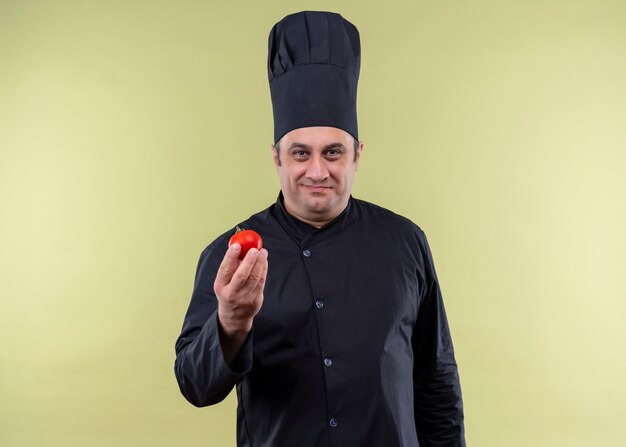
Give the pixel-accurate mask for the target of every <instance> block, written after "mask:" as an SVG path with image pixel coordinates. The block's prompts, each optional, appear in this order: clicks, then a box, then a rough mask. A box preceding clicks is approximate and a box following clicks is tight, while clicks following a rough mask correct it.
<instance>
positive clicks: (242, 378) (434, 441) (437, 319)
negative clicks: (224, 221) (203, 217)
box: [174, 193, 465, 447]
mask: <svg viewBox="0 0 626 447" xmlns="http://www.w3.org/2000/svg"><path fill="white" fill-rule="evenodd" d="M282 199H283V197H282V193H281V194H279V197H278V200H277V201H276V203H275V204H273V205H272V206H270V207H269V208H267V209H265V210H264V211H261V212H259V213H257V214H255V215H253V216H251V217H250V218H249V219H248V220H246V221H244V222H242V223H240V224H239V227H241V228H245V229H252V230H255V231H257V232H258V233H259V234H260V235H261V237H262V238H263V245H264V247H265V248H267V250H268V252H269V257H268V263H269V267H268V276H267V281H266V284H265V291H264V301H263V306H262V307H261V310H260V311H259V313H258V314H257V316H256V317H255V318H254V322H253V327H252V331H251V332H250V334H249V336H248V338H247V339H246V342H245V343H244V346H243V347H242V349H241V351H240V352H239V354H238V355H237V357H236V358H235V360H234V361H233V362H232V364H231V365H230V366H228V365H226V363H225V362H224V358H223V353H222V350H221V347H220V342H219V333H218V328H217V299H216V297H215V294H214V291H213V281H214V279H215V274H216V272H217V269H218V267H219V265H220V263H221V262H222V259H223V257H224V254H225V253H226V250H227V248H228V240H229V238H230V236H231V235H232V233H233V231H229V232H227V233H225V234H223V235H222V236H220V237H219V238H217V239H216V240H215V241H214V242H212V243H211V244H210V245H208V246H207V247H206V248H205V249H204V251H203V252H202V254H201V255H200V260H199V263H198V268H197V272H196V277H195V283H194V288H193V294H192V297H191V303H190V305H189V309H188V311H187V314H186V316H185V319H184V323H183V327H182V332H181V334H180V336H179V338H178V340H177V341H176V346H175V349H176V361H175V365H174V370H175V374H176V378H177V380H178V384H179V386H180V389H181V392H182V394H183V395H184V396H185V398H186V399H187V400H188V401H189V402H191V403H192V404H193V405H196V406H199V407H201V406H207V405H213V404H216V403H218V402H220V401H222V400H223V399H224V398H225V397H226V396H227V395H228V393H229V392H230V391H231V390H232V388H233V387H235V386H236V390H237V398H238V407H237V445H238V446H250V447H252V446H263V447H270V446H272V447H289V446H294V447H296V446H297V447H314V446H315V447H319V446H337V447H350V446H364V447H377V446H381V447H387V446H389V447H391V446H393V447H396V446H398V447H400V446H406V447H416V446H422V447H424V446H464V445H465V440H464V426H463V405H462V397H461V388H460V383H459V376H458V371H457V365H456V361H455V358H454V350H453V345H452V340H451V338H450V331H449V328H448V322H447V319H446V314H445V310H444V305H443V301H442V296H441V292H440V288H439V284H438V281H437V276H436V273H435V268H434V264H433V259H432V256H431V252H430V249H429V246H428V242H427V240H426V236H425V235H424V233H423V231H422V230H421V229H420V228H419V227H418V226H417V225H415V224H414V223H412V222H411V221H409V220H408V219H406V218H404V217H401V216H399V215H397V214H394V213H392V212H391V211H388V210H386V209H384V208H381V207H379V206H376V205H373V204H371V203H368V202H365V201H362V200H358V199H355V198H353V197H350V199H349V202H348V206H347V207H346V208H345V209H344V211H343V212H342V213H341V214H340V215H339V216H337V217H336V218H335V219H334V220H333V221H332V222H330V223H329V224H327V225H326V226H324V227H322V228H320V229H318V228H315V227H313V226H310V225H308V224H306V223H304V222H301V221H299V220H297V219H295V218H294V217H292V216H291V215H289V214H288V213H287V212H286V211H285V209H284V207H283V204H282Z"/></svg>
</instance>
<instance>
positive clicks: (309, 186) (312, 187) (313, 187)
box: [302, 185, 331, 192]
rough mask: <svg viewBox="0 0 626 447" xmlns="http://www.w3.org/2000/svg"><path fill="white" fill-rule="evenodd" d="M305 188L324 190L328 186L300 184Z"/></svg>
mask: <svg viewBox="0 0 626 447" xmlns="http://www.w3.org/2000/svg"><path fill="white" fill-rule="evenodd" d="M302 186H304V187H305V188H306V190H307V191H310V192H324V191H326V190H328V189H330V188H331V187H330V186H320V185H302Z"/></svg>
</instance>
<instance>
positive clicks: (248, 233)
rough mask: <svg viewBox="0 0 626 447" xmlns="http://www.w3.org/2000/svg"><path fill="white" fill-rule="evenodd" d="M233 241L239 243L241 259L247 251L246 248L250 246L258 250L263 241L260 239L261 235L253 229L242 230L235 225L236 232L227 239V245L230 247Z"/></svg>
mask: <svg viewBox="0 0 626 447" xmlns="http://www.w3.org/2000/svg"><path fill="white" fill-rule="evenodd" d="M234 243H237V244H239V245H241V252H240V253H239V260H240V261H241V260H242V259H243V258H244V257H245V256H246V253H248V250H250V249H251V248H256V249H257V250H260V249H261V247H263V241H262V240H261V236H259V233H257V232H256V231H253V230H242V229H241V228H239V227H237V232H236V233H235V234H233V235H232V236H231V238H230V240H229V241H228V246H229V247H230V246H231V245H233V244H234Z"/></svg>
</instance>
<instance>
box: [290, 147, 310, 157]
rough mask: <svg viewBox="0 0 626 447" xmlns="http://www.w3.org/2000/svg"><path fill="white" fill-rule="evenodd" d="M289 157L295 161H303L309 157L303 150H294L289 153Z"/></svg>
mask: <svg viewBox="0 0 626 447" xmlns="http://www.w3.org/2000/svg"><path fill="white" fill-rule="evenodd" d="M291 156H292V157H293V158H296V159H305V158H307V157H308V156H309V153H308V152H307V151H305V150H304V149H296V150H295V151H293V152H292V153H291Z"/></svg>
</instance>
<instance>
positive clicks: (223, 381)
mask: <svg viewBox="0 0 626 447" xmlns="http://www.w3.org/2000/svg"><path fill="white" fill-rule="evenodd" d="M246 341H247V342H246ZM185 343H186V344H185V345H184V346H177V349H176V351H177V355H176V361H175V364H174V369H175V374H176V379H177V381H178V385H179V387H180V390H181V392H182V394H183V395H184V396H185V398H186V399H187V400H188V401H189V402H190V403H192V404H193V405H195V406H198V407H203V406H207V405H213V404H216V403H218V402H221V401H222V400H223V399H224V398H225V397H226V396H227V395H228V393H230V391H231V390H232V388H233V387H234V386H235V384H236V383H237V382H238V381H239V380H241V377H242V376H243V375H244V374H246V373H247V372H248V371H249V370H250V368H251V364H252V350H251V340H246V339H244V342H243V343H242V344H241V346H239V349H238V350H237V353H235V355H234V356H233V357H232V359H230V365H229V364H228V363H227V362H226V359H225V358H224V356H225V354H224V352H223V350H222V346H221V342H220V337H219V327H218V321H217V315H216V313H214V314H213V315H212V316H211V317H210V318H209V320H208V321H207V322H206V323H205V325H204V327H203V328H202V330H201V331H200V332H199V333H198V335H197V337H195V338H194V339H193V340H192V341H190V342H186V341H185ZM231 366H232V367H231Z"/></svg>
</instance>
